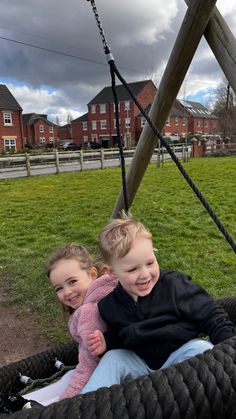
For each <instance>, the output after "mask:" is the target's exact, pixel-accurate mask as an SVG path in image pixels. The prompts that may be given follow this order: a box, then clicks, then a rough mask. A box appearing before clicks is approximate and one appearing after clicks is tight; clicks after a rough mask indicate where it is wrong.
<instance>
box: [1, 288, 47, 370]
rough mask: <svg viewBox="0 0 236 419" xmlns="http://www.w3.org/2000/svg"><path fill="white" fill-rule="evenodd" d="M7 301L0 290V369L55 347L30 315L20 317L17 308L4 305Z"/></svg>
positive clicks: (6, 297)
mask: <svg viewBox="0 0 236 419" xmlns="http://www.w3.org/2000/svg"><path fill="white" fill-rule="evenodd" d="M7 299H8V295H7V293H5V292H3V291H1V290H0V319H1V320H0V367H1V366H3V365H7V364H10V363H12V362H16V361H19V360H20V359H23V358H26V357H28V356H31V355H34V354H36V353H39V352H42V351H45V350H47V349H49V348H52V347H53V346H55V343H54V342H53V341H50V340H49V339H48V338H46V337H45V335H44V331H43V329H42V327H41V326H40V325H39V324H37V323H36V322H35V321H34V319H33V318H32V315H31V314H30V313H29V314H27V315H25V314H24V315H22V314H21V313H20V310H18V309H17V307H15V306H12V305H7V304H4V302H7Z"/></svg>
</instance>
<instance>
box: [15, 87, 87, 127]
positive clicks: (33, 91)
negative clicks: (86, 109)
mask: <svg viewBox="0 0 236 419" xmlns="http://www.w3.org/2000/svg"><path fill="white" fill-rule="evenodd" d="M8 88H9V90H10V91H11V93H12V94H13V96H14V97H15V98H16V100H17V101H18V102H19V104H20V105H21V107H22V108H23V113H32V112H35V113H39V114H48V119H49V120H51V121H52V122H56V118H57V117H58V118H59V121H60V124H61V125H64V124H66V123H67V117H68V114H70V115H71V116H72V118H73V119H75V118H78V117H79V116H80V115H82V112H81V111H79V110H75V109H70V108H68V107H63V106H60V105H59V104H60V103H63V101H64V98H63V95H62V93H60V92H59V91H56V90H54V91H51V90H50V89H47V88H45V87H42V88H32V87H29V86H16V85H14V84H8ZM57 104H58V105H57Z"/></svg>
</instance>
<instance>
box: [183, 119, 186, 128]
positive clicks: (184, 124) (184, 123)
mask: <svg viewBox="0 0 236 419" xmlns="http://www.w3.org/2000/svg"><path fill="white" fill-rule="evenodd" d="M186 122H187V119H186V118H183V127H185V126H186Z"/></svg>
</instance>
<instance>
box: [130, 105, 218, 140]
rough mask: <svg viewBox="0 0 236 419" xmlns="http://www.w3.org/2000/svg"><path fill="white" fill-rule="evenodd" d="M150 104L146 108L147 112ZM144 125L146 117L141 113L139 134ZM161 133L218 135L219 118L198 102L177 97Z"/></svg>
mask: <svg viewBox="0 0 236 419" xmlns="http://www.w3.org/2000/svg"><path fill="white" fill-rule="evenodd" d="M150 106H151V105H149V106H148V107H147V108H146V109H145V111H146V112H147V113H148V112H149V110H150ZM144 125H145V118H144V117H143V116H142V114H140V113H139V115H138V118H137V133H138V135H140V134H141V131H142V129H143V127H144ZM161 134H162V135H163V136H170V137H173V136H175V137H176V138H181V137H186V135H197V134H199V135H216V134H219V119H218V118H217V117H216V116H215V115H213V114H212V113H211V112H210V111H209V110H208V109H207V108H206V107H205V106H203V105H202V104H200V103H198V102H192V101H183V100H178V99H176V100H175V101H174V104H173V106H172V108H171V111H170V114H169V116H168V118H167V120H166V123H165V126H164V128H163V130H162V133H161Z"/></svg>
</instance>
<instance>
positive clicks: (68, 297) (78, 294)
mask: <svg viewBox="0 0 236 419" xmlns="http://www.w3.org/2000/svg"><path fill="white" fill-rule="evenodd" d="M96 277H97V272H96V269H95V268H92V269H90V270H85V269H83V268H81V266H80V263H79V261H78V260H76V259H75V258H71V259H61V260H59V261H58V262H56V264H55V266H54V267H53V269H52V270H51V272H50V282H51V284H52V286H53V288H54V289H55V291H56V294H57V297H58V299H59V301H60V302H61V303H62V304H63V305H65V306H68V307H71V308H72V309H74V310H75V309H77V308H78V307H80V306H81V305H82V304H83V302H84V298H85V295H86V293H87V291H88V289H89V287H90V285H91V284H92V282H93V280H94V279H95V278H96Z"/></svg>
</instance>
